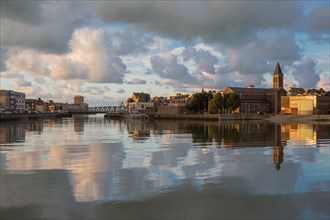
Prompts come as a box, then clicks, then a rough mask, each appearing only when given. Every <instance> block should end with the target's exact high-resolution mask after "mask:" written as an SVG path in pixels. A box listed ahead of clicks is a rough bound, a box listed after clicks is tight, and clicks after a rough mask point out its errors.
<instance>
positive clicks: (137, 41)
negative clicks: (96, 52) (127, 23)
mask: <svg viewBox="0 0 330 220" xmlns="http://www.w3.org/2000/svg"><path fill="white" fill-rule="evenodd" d="M111 40H112V41H113V44H114V46H113V47H114V53H115V54H116V55H119V56H122V55H128V54H130V55H132V54H141V53H145V52H147V51H148V50H149V49H148V47H149V46H150V45H152V44H153V43H154V40H153V37H152V36H150V35H146V34H143V33H142V32H141V31H138V30H136V31H133V30H132V29H125V30H124V31H117V32H115V33H114V34H113V35H112V36H111Z"/></svg>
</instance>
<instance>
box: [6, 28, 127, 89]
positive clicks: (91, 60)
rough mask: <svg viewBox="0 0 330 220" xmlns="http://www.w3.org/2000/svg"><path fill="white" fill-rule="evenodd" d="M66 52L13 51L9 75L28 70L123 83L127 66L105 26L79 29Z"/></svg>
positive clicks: (64, 77) (56, 76) (58, 76)
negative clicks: (113, 47)
mask: <svg viewBox="0 0 330 220" xmlns="http://www.w3.org/2000/svg"><path fill="white" fill-rule="evenodd" d="M69 45H70V51H69V52H68V53H66V54H63V55H52V54H42V53H39V52H36V51H33V50H13V51H14V52H12V53H11V54H10V55H9V58H8V59H7V60H6V66H7V71H8V73H7V75H9V73H13V74H14V73H22V72H25V73H27V74H29V75H31V76H46V77H50V78H52V79H59V80H85V81H87V82H94V83H123V78H124V73H125V71H126V65H125V64H124V63H123V62H122V60H121V58H120V57H118V56H115V55H114V54H113V50H112V43H111V41H110V40H109V38H108V36H107V32H106V31H105V30H103V29H95V30H93V29H88V28H83V29H77V30H76V31H75V32H74V34H73V36H72V39H71V41H70V44H69Z"/></svg>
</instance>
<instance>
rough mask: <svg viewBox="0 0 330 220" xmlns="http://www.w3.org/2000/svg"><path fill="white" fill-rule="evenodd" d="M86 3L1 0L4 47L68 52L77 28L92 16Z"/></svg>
mask: <svg viewBox="0 0 330 220" xmlns="http://www.w3.org/2000/svg"><path fill="white" fill-rule="evenodd" d="M87 5H89V6H90V3H88V2H87V3H86V2H49V1H28V2H16V1H1V17H0V18H1V25H0V42H1V46H2V47H6V48H9V47H19V48H24V49H30V48H32V49H34V50H38V51H41V52H46V53H64V52H66V51H67V50H68V42H69V40H70V37H71V35H72V32H73V31H74V29H75V28H77V27H79V26H81V25H83V24H84V25H86V24H87V23H89V19H90V18H91V12H88V8H87Z"/></svg>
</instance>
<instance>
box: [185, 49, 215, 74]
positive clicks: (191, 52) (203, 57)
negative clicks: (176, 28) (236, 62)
mask: <svg viewBox="0 0 330 220" xmlns="http://www.w3.org/2000/svg"><path fill="white" fill-rule="evenodd" d="M182 56H183V59H184V61H189V60H193V61H194V62H195V64H196V65H197V70H196V71H198V72H207V73H211V74H214V73H215V72H216V65H217V64H218V62H219V61H218V59H217V57H215V56H214V55H212V54H211V53H210V52H209V51H206V50H203V49H196V48H192V47H188V48H185V50H184V51H183V52H182Z"/></svg>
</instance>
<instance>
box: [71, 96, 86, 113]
mask: <svg viewBox="0 0 330 220" xmlns="http://www.w3.org/2000/svg"><path fill="white" fill-rule="evenodd" d="M73 104H74V110H83V109H84V96H80V95H76V96H75V97H74V98H73Z"/></svg>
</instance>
